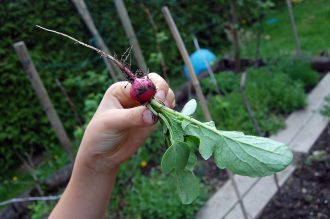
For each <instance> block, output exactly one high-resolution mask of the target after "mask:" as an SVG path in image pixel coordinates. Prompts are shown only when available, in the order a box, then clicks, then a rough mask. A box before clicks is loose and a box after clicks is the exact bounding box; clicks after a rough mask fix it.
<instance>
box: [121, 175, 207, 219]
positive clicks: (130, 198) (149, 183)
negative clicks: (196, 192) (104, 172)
mask: <svg viewBox="0 0 330 219" xmlns="http://www.w3.org/2000/svg"><path fill="white" fill-rule="evenodd" d="M173 180H174V179H169V178H168V176H166V175H163V174H160V173H159V171H158V172H157V171H152V172H151V174H150V175H149V176H136V177H134V178H133V180H132V186H131V188H130V189H129V192H128V193H127V194H126V196H125V197H124V200H122V202H123V203H124V205H125V206H124V207H123V210H122V211H123V216H124V218H132V219H133V218H157V219H162V218H164V219H165V218H193V217H194V216H195V215H196V213H197V211H198V210H199V209H200V208H201V207H202V205H203V203H204V201H205V200H206V199H207V188H206V187H203V189H202V192H201V196H200V197H199V198H198V199H197V200H196V201H195V202H194V203H193V204H192V205H190V206H185V207H182V204H181V202H180V200H179V199H178V198H175V197H173V190H175V184H174V183H172V182H171V181H173Z"/></svg>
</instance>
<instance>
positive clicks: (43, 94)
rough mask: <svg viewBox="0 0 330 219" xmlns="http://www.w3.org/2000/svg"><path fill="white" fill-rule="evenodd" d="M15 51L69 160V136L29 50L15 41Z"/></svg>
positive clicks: (71, 156)
mask: <svg viewBox="0 0 330 219" xmlns="http://www.w3.org/2000/svg"><path fill="white" fill-rule="evenodd" d="M14 48H15V51H16V53H17V55H18V57H19V59H20V62H21V63H22V65H23V68H24V70H25V72H26V74H27V75H28V78H29V80H30V82H31V84H32V87H33V89H34V90H35V92H36V94H37V96H38V99H39V102H40V104H41V106H42V108H43V110H44V111H45V113H46V115H47V117H48V120H49V122H50V124H51V126H52V127H53V129H54V131H55V133H56V136H57V138H58V140H59V141H60V143H61V145H62V146H63V148H64V149H65V150H66V152H67V154H68V156H69V158H70V160H71V161H73V159H74V155H73V149H72V144H71V142H70V140H69V137H68V135H67V133H66V131H65V129H64V128H63V125H62V122H61V120H60V118H59V117H58V115H57V113H56V110H55V109H54V106H53V104H52V102H51V100H50V98H49V96H48V94H47V91H46V89H45V87H44V85H43V83H42V81H41V79H40V77H39V74H38V72H37V70H36V68H35V66H34V64H33V62H32V59H31V57H30V55H29V52H28V50H27V48H26V46H25V43H24V42H23V41H20V42H17V43H15V44H14Z"/></svg>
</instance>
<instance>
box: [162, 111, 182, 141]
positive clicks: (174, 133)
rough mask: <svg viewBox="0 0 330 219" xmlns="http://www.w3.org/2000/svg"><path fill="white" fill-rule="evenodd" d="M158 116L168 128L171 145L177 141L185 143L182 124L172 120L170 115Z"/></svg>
mask: <svg viewBox="0 0 330 219" xmlns="http://www.w3.org/2000/svg"><path fill="white" fill-rule="evenodd" d="M158 116H159V118H160V119H161V120H162V121H163V123H164V124H165V125H166V126H167V129H168V131H169V133H170V140H171V143H172V144H174V142H176V141H180V142H183V141H184V136H183V135H182V128H181V122H180V121H178V120H177V119H175V118H170V116H169V114H159V115H158Z"/></svg>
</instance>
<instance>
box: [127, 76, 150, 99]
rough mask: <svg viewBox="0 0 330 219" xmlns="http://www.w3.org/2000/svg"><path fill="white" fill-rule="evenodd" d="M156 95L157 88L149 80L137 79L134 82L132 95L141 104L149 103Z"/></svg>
mask: <svg viewBox="0 0 330 219" xmlns="http://www.w3.org/2000/svg"><path fill="white" fill-rule="evenodd" d="M155 94H156V86H155V85H154V83H153V82H152V81H151V80H150V79H149V78H135V79H134V80H133V82H132V86H131V90H130V95H131V98H132V99H133V100H136V101H137V102H139V103H140V104H145V103H147V102H149V101H150V100H151V99H152V98H153V97H154V96H155Z"/></svg>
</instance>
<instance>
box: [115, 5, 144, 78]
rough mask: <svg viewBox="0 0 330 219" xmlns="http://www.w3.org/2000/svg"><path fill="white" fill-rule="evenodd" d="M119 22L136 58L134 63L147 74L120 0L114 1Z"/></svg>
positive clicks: (138, 46) (131, 27)
mask: <svg viewBox="0 0 330 219" xmlns="http://www.w3.org/2000/svg"><path fill="white" fill-rule="evenodd" d="M114 2H115V5H116V8H117V11H118V14H119V17H120V20H121V22H122V24H123V26H124V29H125V32H126V35H127V37H128V39H129V42H130V44H131V45H132V46H133V48H132V49H133V53H134V56H135V58H136V61H137V62H138V65H139V68H140V69H141V70H142V71H143V72H148V68H147V65H146V63H145V61H144V57H143V55H142V52H141V49H140V45H139V42H138V40H137V38H136V35H135V32H134V29H133V26H132V24H131V21H130V19H129V16H128V14H127V10H126V8H125V5H124V2H123V1H122V0H114Z"/></svg>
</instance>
